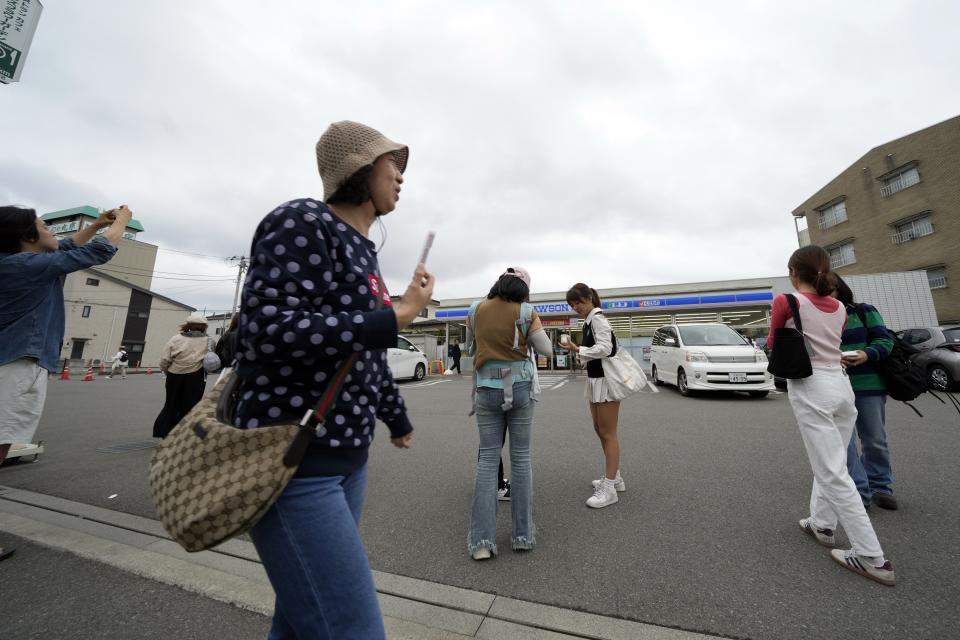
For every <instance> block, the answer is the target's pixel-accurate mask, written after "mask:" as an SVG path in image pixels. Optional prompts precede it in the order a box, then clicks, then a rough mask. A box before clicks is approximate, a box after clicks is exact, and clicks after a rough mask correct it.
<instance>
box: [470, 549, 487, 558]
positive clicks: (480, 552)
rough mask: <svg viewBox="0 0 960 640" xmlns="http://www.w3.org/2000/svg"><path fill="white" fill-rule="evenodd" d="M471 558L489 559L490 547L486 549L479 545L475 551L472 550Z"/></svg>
mask: <svg viewBox="0 0 960 640" xmlns="http://www.w3.org/2000/svg"><path fill="white" fill-rule="evenodd" d="M473 559H474V560H489V559H490V549H487V548H486V547H480V548H479V549H477V550H476V551H474V552H473Z"/></svg>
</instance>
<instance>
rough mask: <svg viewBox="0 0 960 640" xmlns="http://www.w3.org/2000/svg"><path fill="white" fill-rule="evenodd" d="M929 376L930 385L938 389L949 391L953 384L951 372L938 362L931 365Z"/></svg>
mask: <svg viewBox="0 0 960 640" xmlns="http://www.w3.org/2000/svg"><path fill="white" fill-rule="evenodd" d="M927 377H928V379H929V381H930V386H931V387H933V388H934V389H936V390H937V391H949V390H950V387H952V386H953V379H952V378H951V377H950V372H949V371H947V370H946V369H944V368H943V367H941V366H940V365H938V364H935V365H933V366H932V367H930V370H929V371H927Z"/></svg>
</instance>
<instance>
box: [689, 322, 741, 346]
mask: <svg viewBox="0 0 960 640" xmlns="http://www.w3.org/2000/svg"><path fill="white" fill-rule="evenodd" d="M679 329H680V338H681V340H683V344H684V345H685V346H688V347H719V346H726V347H736V346H743V345H746V344H750V343H749V342H747V340H746V338H744V337H743V336H741V335H740V334H739V333H737V332H736V331H734V330H733V329H731V328H730V327H728V326H726V325H723V324H717V325H700V326H691V327H684V326H681V327H679Z"/></svg>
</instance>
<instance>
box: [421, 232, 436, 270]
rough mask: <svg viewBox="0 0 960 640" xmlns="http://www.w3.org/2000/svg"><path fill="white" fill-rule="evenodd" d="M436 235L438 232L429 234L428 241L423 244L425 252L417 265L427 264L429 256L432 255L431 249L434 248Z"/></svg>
mask: <svg viewBox="0 0 960 640" xmlns="http://www.w3.org/2000/svg"><path fill="white" fill-rule="evenodd" d="M436 235H437V232H436V231H429V232H427V239H426V241H425V242H424V243H423V251H422V252H421V253H420V261H419V262H418V263H417V264H422V265H426V264H427V256H428V255H430V247H432V246H433V239H434V238H435V237H436Z"/></svg>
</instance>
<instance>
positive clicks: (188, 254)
mask: <svg viewBox="0 0 960 640" xmlns="http://www.w3.org/2000/svg"><path fill="white" fill-rule="evenodd" d="M157 249H159V250H160V251H169V252H170V253H182V254H183V255H185V256H197V257H198V258H210V259H213V260H226V259H227V258H226V257H225V256H211V255H207V254H205V253H192V252H190V251H180V250H178V249H166V248H164V247H157Z"/></svg>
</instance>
